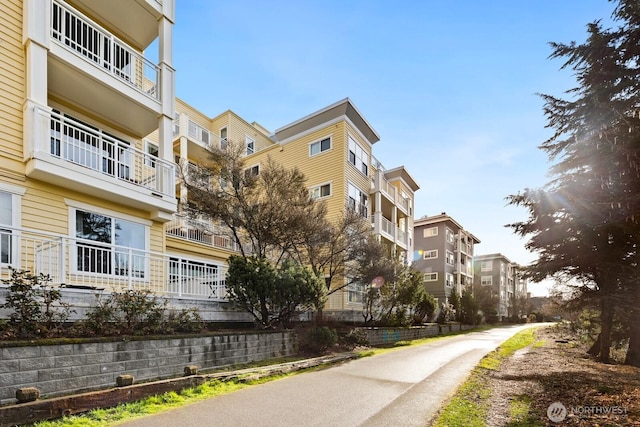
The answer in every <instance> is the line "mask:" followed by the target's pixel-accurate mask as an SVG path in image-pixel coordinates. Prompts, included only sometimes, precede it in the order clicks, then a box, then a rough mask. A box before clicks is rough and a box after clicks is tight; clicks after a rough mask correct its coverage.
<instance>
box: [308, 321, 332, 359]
mask: <svg viewBox="0 0 640 427" xmlns="http://www.w3.org/2000/svg"><path fill="white" fill-rule="evenodd" d="M337 342H338V334H337V332H336V330H335V329H332V328H329V327H328V326H315V327H313V328H312V329H310V330H309V332H307V335H306V337H305V340H304V347H305V348H306V349H308V350H310V351H313V352H318V353H320V352H325V351H326V350H327V349H328V348H329V347H333V346H334V345H335V344H336V343H337Z"/></svg>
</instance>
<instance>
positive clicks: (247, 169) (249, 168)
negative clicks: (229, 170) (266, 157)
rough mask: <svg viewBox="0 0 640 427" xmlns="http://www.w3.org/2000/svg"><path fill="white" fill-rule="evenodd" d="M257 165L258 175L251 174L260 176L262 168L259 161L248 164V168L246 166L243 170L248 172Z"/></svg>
mask: <svg viewBox="0 0 640 427" xmlns="http://www.w3.org/2000/svg"><path fill="white" fill-rule="evenodd" d="M255 167H257V168H258V173H257V174H256V175H251V176H258V175H260V169H261V167H260V163H259V162H258V163H254V164H252V165H251V166H247V167H246V168H244V170H243V172H244V173H247V171H250V170H251V169H253V168H255Z"/></svg>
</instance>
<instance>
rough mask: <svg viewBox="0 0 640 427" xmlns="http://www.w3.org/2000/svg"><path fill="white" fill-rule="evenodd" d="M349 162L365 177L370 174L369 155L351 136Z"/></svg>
mask: <svg viewBox="0 0 640 427" xmlns="http://www.w3.org/2000/svg"><path fill="white" fill-rule="evenodd" d="M349 162H350V163H351V164H352V165H354V166H355V167H356V168H358V170H359V171H360V172H362V173H363V174H365V175H368V173H369V155H368V154H367V152H366V151H364V149H363V148H362V147H360V145H359V144H358V143H357V142H356V140H355V139H353V138H352V137H351V136H349Z"/></svg>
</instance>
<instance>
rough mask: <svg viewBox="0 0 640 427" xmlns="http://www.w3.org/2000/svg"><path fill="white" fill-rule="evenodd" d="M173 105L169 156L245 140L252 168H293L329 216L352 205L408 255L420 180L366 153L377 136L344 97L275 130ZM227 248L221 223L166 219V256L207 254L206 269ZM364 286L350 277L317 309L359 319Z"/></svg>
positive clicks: (216, 264) (218, 264)
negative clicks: (269, 164) (267, 165)
mask: <svg viewBox="0 0 640 427" xmlns="http://www.w3.org/2000/svg"><path fill="white" fill-rule="evenodd" d="M176 105H177V108H176V110H177V116H176V122H175V127H174V154H175V157H176V161H178V160H182V161H184V160H185V159H186V160H187V161H188V162H189V163H191V164H193V165H194V166H196V165H198V164H199V160H198V159H202V158H206V152H207V150H208V148H209V147H218V148H219V147H224V146H225V144H227V143H228V142H229V141H232V142H234V143H236V144H237V143H241V144H244V146H245V150H246V163H247V166H248V168H249V169H250V170H251V171H252V173H255V174H259V173H260V170H261V168H262V167H264V165H265V163H266V161H267V159H271V160H272V161H276V162H278V163H280V164H282V165H283V166H285V167H294V166H295V167H297V168H298V169H300V170H301V171H302V172H303V173H304V174H305V176H306V178H307V183H308V185H309V193H310V195H311V197H313V198H316V199H318V200H323V201H325V202H326V204H327V207H328V215H329V217H330V218H338V216H339V215H344V212H345V210H346V209H351V210H355V211H356V212H358V213H360V214H361V215H362V216H363V217H365V218H367V219H369V220H370V221H371V226H372V233H373V235H374V236H375V237H376V238H377V239H379V240H380V241H381V242H382V243H383V244H385V245H386V246H387V248H388V250H389V253H391V254H395V255H396V256H398V257H399V258H401V259H403V260H409V258H410V257H409V255H408V254H410V253H412V251H413V240H412V234H413V233H412V229H413V200H414V194H415V191H417V190H418V189H419V186H418V184H417V183H416V181H415V180H414V179H413V178H412V177H411V175H410V174H409V172H408V171H407V170H406V169H405V168H404V167H402V166H400V167H396V168H392V169H386V168H384V166H383V165H382V164H381V163H380V162H379V161H378V160H377V159H376V158H375V157H373V154H372V148H373V144H375V143H376V142H378V141H379V139H380V137H379V136H378V134H377V133H376V132H375V130H374V129H373V128H372V127H371V125H370V124H369V123H368V122H367V121H366V119H365V118H364V116H363V115H362V114H361V113H360V112H359V111H358V110H357V108H356V107H355V105H354V104H353V102H352V101H351V100H350V99H348V98H346V99H343V100H341V101H338V102H337V103H334V104H332V105H329V106H327V107H325V108H323V109H321V110H319V111H316V112H314V113H312V114H309V115H307V116H305V117H302V118H301V119H299V120H296V121H294V122H292V123H289V124H287V125H285V126H282V127H280V128H278V129H276V130H275V131H274V132H269V131H268V130H266V129H265V128H264V127H263V126H261V125H260V124H258V123H256V122H248V121H245V120H244V119H242V118H241V117H239V116H238V115H236V114H235V113H233V112H232V111H226V112H224V113H222V114H220V115H218V116H216V117H213V118H210V119H209V118H207V117H205V116H203V115H202V114H201V113H200V112H198V111H197V110H196V109H194V108H193V107H191V106H189V105H188V104H186V103H184V102H182V101H181V100H177V103H176ZM200 162H201V161H200ZM177 194H178V198H179V199H180V200H183V201H184V200H187V199H188V193H187V191H186V190H185V189H184V188H181V186H180V183H179V182H178V190H177ZM202 230H205V231H208V233H207V234H205V233H203V232H202ZM194 245H195V246H194ZM234 250H237V248H233V243H232V242H231V240H230V239H228V237H226V234H225V230H224V228H223V227H221V226H220V225H217V224H207V223H206V222H203V221H200V220H198V219H195V218H188V217H186V216H185V215H184V214H183V213H181V212H178V213H177V214H176V215H175V218H174V219H173V220H172V221H171V222H169V223H168V224H167V251H170V252H171V253H172V254H173V255H178V253H182V254H185V255H188V256H189V257H193V256H194V251H198V252H199V253H200V256H205V257H208V261H207V265H208V266H209V267H210V268H218V269H222V268H224V265H225V262H226V258H227V257H228V256H229V254H230V253H233V252H234ZM364 290H365V286H364V284H352V285H350V286H349V287H347V288H345V289H343V290H341V291H338V292H335V293H334V294H332V296H331V297H330V298H329V301H328V302H327V306H326V308H325V311H324V315H325V316H336V317H340V318H343V319H345V318H348V319H352V320H361V319H362V317H361V311H362V307H363V301H364V300H363V298H364Z"/></svg>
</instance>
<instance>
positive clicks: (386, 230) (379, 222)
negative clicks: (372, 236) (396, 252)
mask: <svg viewBox="0 0 640 427" xmlns="http://www.w3.org/2000/svg"><path fill="white" fill-rule="evenodd" d="M372 223H373V226H374V232H379V233H380V234H384V235H385V237H387V239H389V240H391V241H392V242H395V243H397V244H399V245H401V246H402V247H404V248H405V249H406V248H407V247H408V245H409V233H408V232H406V231H403V230H402V229H401V228H400V227H398V226H397V225H396V224H394V223H393V222H391V221H389V220H388V219H387V218H385V217H384V216H382V213H380V212H376V213H374V214H373V216H372Z"/></svg>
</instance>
